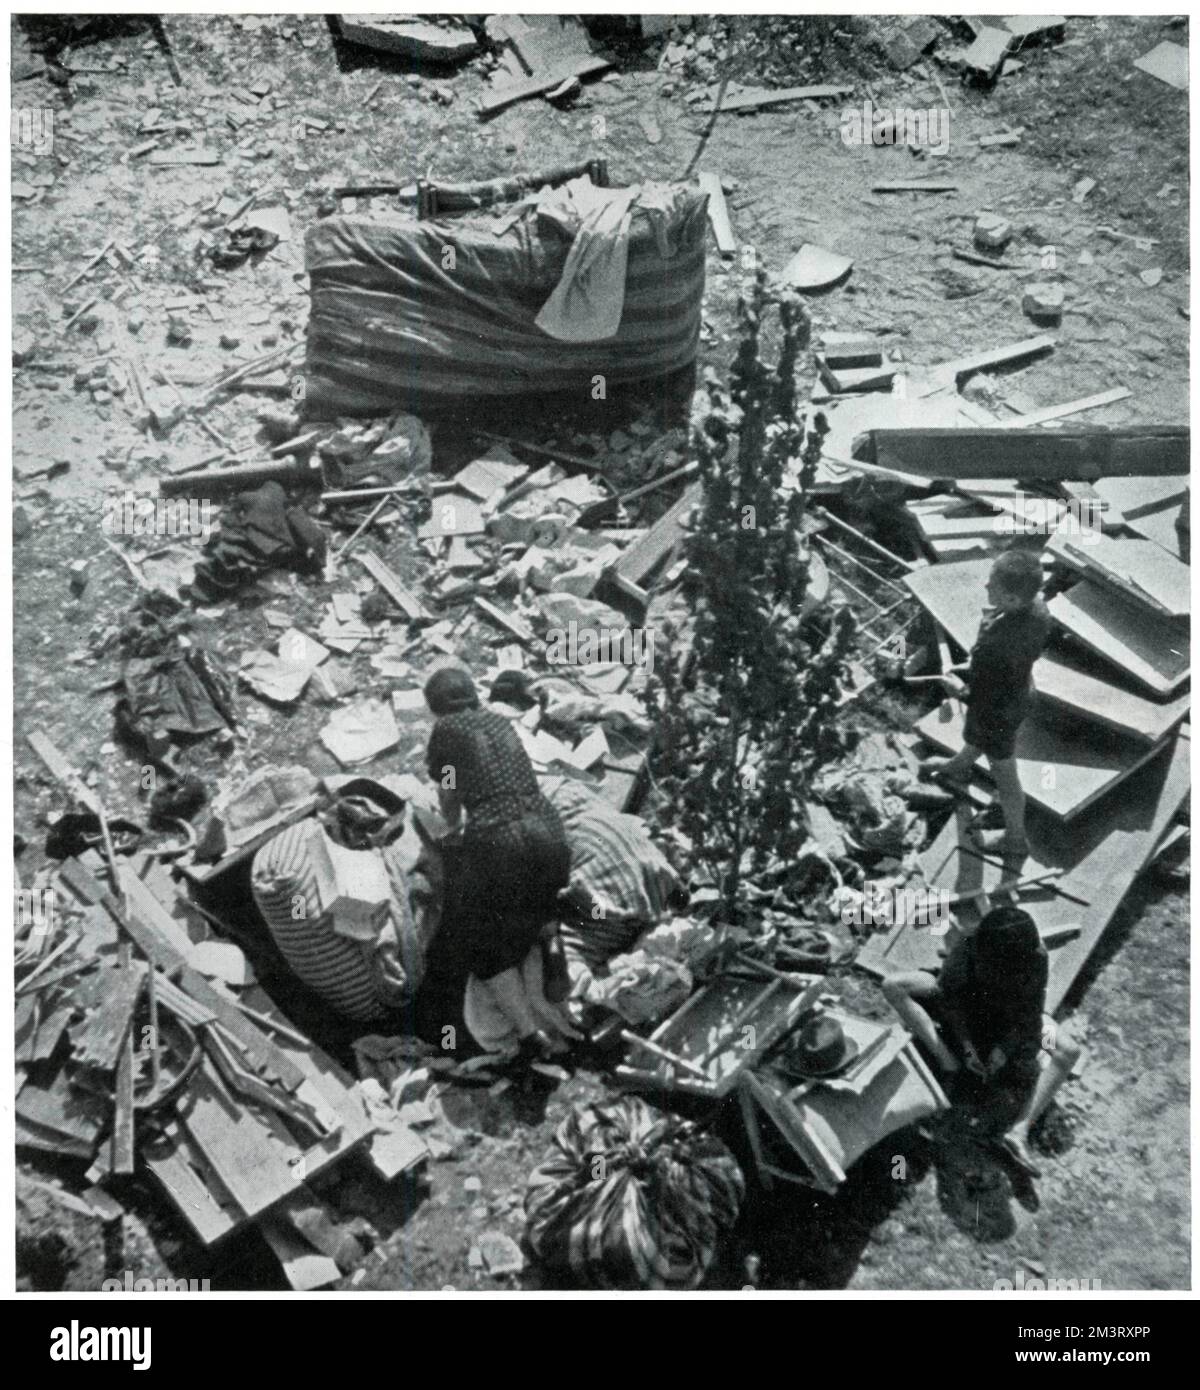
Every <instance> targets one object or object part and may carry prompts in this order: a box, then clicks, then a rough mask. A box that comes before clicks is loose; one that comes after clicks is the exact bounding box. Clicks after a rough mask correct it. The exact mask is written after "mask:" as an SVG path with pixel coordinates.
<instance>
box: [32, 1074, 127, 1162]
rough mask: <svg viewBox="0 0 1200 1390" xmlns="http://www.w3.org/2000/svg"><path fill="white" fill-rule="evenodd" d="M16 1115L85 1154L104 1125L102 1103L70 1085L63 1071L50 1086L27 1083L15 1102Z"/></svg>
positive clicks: (98, 1098)
mask: <svg viewBox="0 0 1200 1390" xmlns="http://www.w3.org/2000/svg"><path fill="white" fill-rule="evenodd" d="M16 1111H17V1115H18V1116H19V1117H20V1118H21V1119H22V1120H26V1121H28V1123H29V1124H31V1125H33V1126H35V1127H36V1128H37V1129H38V1130H49V1131H51V1132H52V1133H54V1134H56V1135H62V1136H63V1137H64V1138H66V1139H68V1140H73V1141H75V1142H76V1143H78V1144H83V1145H87V1146H88V1149H89V1152H90V1151H91V1149H94V1148H95V1146H96V1141H97V1140H98V1139H99V1137H100V1133H101V1131H102V1129H103V1128H104V1125H105V1118H104V1113H103V1112H104V1102H103V1101H102V1100H101V1099H100V1097H99V1096H96V1095H93V1094H91V1093H90V1092H86V1091H82V1090H80V1089H79V1088H77V1087H74V1086H71V1085H70V1084H69V1082H68V1080H67V1077H66V1075H65V1074H64V1073H63V1072H59V1074H58V1076H57V1077H56V1078H55V1079H54V1081H53V1082H51V1083H50V1084H48V1085H47V1084H42V1083H39V1082H36V1081H27V1082H26V1083H25V1085H24V1086H23V1087H22V1088H21V1093H20V1095H19V1096H17V1099H16Z"/></svg>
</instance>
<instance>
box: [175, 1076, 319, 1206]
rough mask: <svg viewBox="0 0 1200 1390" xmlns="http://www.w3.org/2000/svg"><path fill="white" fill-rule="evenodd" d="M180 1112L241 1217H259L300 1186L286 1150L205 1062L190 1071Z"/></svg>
mask: <svg viewBox="0 0 1200 1390" xmlns="http://www.w3.org/2000/svg"><path fill="white" fill-rule="evenodd" d="M179 1117H180V1122H181V1123H182V1125H183V1127H184V1129H185V1130H186V1132H187V1134H188V1137H189V1138H190V1139H191V1140H192V1142H193V1143H194V1144H195V1145H196V1147H197V1149H199V1151H200V1152H201V1154H203V1156H204V1159H205V1162H206V1163H209V1164H211V1165H212V1167H213V1169H214V1171H215V1172H216V1174H217V1176H218V1177H219V1178H220V1180H221V1182H222V1183H223V1184H224V1185H225V1187H227V1188H228V1189H229V1192H230V1194H231V1195H232V1197H233V1199H234V1201H236V1203H237V1205H238V1207H239V1209H240V1212H241V1214H242V1215H243V1216H246V1217H255V1216H258V1215H259V1213H260V1212H264V1211H266V1210H267V1208H268V1207H270V1206H272V1205H273V1204H274V1203H275V1202H278V1201H280V1200H281V1199H282V1198H284V1197H286V1196H288V1195H289V1194H290V1193H293V1192H295V1191H296V1190H297V1188H298V1187H299V1186H300V1181H301V1180H300V1177H299V1176H298V1175H297V1173H296V1172H295V1170H294V1169H293V1168H291V1167H290V1166H289V1165H288V1162H287V1159H286V1157H285V1150H284V1149H282V1148H281V1147H280V1146H279V1145H278V1144H277V1143H276V1142H275V1141H274V1140H273V1139H272V1138H271V1137H270V1133H269V1131H268V1129H267V1128H266V1126H265V1125H264V1124H263V1123H262V1122H261V1121H260V1120H259V1118H258V1116H257V1114H256V1113H255V1112H254V1111H252V1110H250V1109H249V1108H247V1107H245V1106H243V1105H241V1104H239V1103H237V1102H235V1101H233V1100H231V1099H230V1098H229V1097H228V1095H227V1094H226V1093H225V1091H224V1088H223V1087H222V1086H221V1084H220V1082H218V1081H217V1080H216V1078H215V1077H214V1076H213V1075H212V1073H211V1072H210V1071H209V1063H208V1062H207V1061H205V1062H204V1063H202V1064H201V1065H200V1066H199V1067H197V1069H196V1071H195V1072H194V1073H193V1074H192V1078H191V1080H190V1081H189V1083H188V1087H187V1090H186V1091H185V1093H184V1095H183V1097H182V1099H181V1100H180V1102H179Z"/></svg>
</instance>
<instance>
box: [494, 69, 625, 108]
mask: <svg viewBox="0 0 1200 1390" xmlns="http://www.w3.org/2000/svg"><path fill="white" fill-rule="evenodd" d="M611 67H612V63H611V62H609V60H608V59H607V58H597V57H594V56H592V55H591V54H583V55H581V56H580V57H578V58H572V59H570V60H569V61H567V62H563V63H556V64H555V65H554V66H553V67H551V68H547V69H546V71H545V72H543V73H538V74H535V75H534V76H533V77H529V78H526V79H525V81H524V82H514V83H512V85H511V86H508V87H498V88H497V89H496V90H495V91H494V92H492V93H491V94H490V95H489V96H485V97H484V98H483V99H482V101H481V102H480V103H479V110H480V112H481V114H482V115H484V116H492V115H495V113H496V112H497V111H503V110H504V108H505V107H506V106H511V105H512V104H513V102H514V101H525V100H526V99H527V98H529V97H538V96H541V95H542V93H543V92H550V91H553V90H554V88H555V87H559V86H561V85H562V84H563V83H564V82H565V81H566V80H567V79H568V78H570V77H579V78H583V77H592V76H594V75H595V74H596V73H598V72H604V71H606V70H607V69H608V68H611Z"/></svg>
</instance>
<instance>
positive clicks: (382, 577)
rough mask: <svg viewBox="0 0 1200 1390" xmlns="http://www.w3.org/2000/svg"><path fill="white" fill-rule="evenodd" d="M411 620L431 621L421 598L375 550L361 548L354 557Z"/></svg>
mask: <svg viewBox="0 0 1200 1390" xmlns="http://www.w3.org/2000/svg"><path fill="white" fill-rule="evenodd" d="M354 558H355V559H356V560H357V561H358V563H359V564H360V565H361V566H362V567H363V569H365V570H366V571H367V573H368V574H369V575H370V576H371V578H372V579H373V580H374V581H375V582H376V584H378V585H379V587H380V588H381V589H382V590H383V591H384V593H385V594H387V596H388V598H390V599H391V600H392V602H393V603H394V604H395V605H396V607H397V608H399V609H400V611H401V612H402V613H403V614H404V616H405V617H406V618H407V619H408V620H409V621H410V622H418V623H419V622H429V621H430V617H429V614H428V613H427V612H426V610H425V606H424V605H423V604H422V602H421V600H420V599H419V598H418V597H417V596H416V594H414V593H413V592H412V590H411V589H407V588H405V586H404V585H403V584H401V582H400V581H399V579H397V578H396V576H395V575H394V574H393V573H392V571H391V570H390V569H389V568H388V567H387V565H386V564H384V562H383V560H381V559H380V557H379V556H378V555H376V554H375V552H374V551H373V550H360V551H359V552H358V554H357V555H355V557H354Z"/></svg>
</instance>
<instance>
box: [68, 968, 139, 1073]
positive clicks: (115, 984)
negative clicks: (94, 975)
mask: <svg viewBox="0 0 1200 1390" xmlns="http://www.w3.org/2000/svg"><path fill="white" fill-rule="evenodd" d="M102 978H103V979H104V981H105V984H104V992H103V996H102V998H101V1001H100V1006H99V1008H96V1009H93V1010H92V1011H90V1012H89V1013H88V1014H87V1016H86V1017H85V1018H84V1019H83V1020H82V1022H80V1023H79V1024H78V1025H76V1026H75V1027H74V1028H72V1029H71V1049H72V1052H73V1054H74V1059H75V1060H76V1061H77V1062H80V1063H82V1064H83V1065H84V1066H89V1067H97V1068H99V1069H100V1070H101V1071H104V1072H111V1071H113V1070H114V1069H115V1068H116V1065H117V1059H118V1057H119V1056H120V1052H121V1044H122V1042H123V1041H124V1039H125V1035H126V1034H127V1033H128V1031H129V1024H130V1020H131V1019H132V1018H133V1011H134V1009H135V1008H136V1006H137V1001H138V999H139V998H140V997H141V993H142V987H143V985H144V984H145V980H146V968H145V966H144V965H142V964H141V962H140V961H138V962H134V963H131V964H129V965H127V966H120V965H117V966H114V967H112V968H110V969H108V970H106V971H105V972H104V975H103V977H102Z"/></svg>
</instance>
